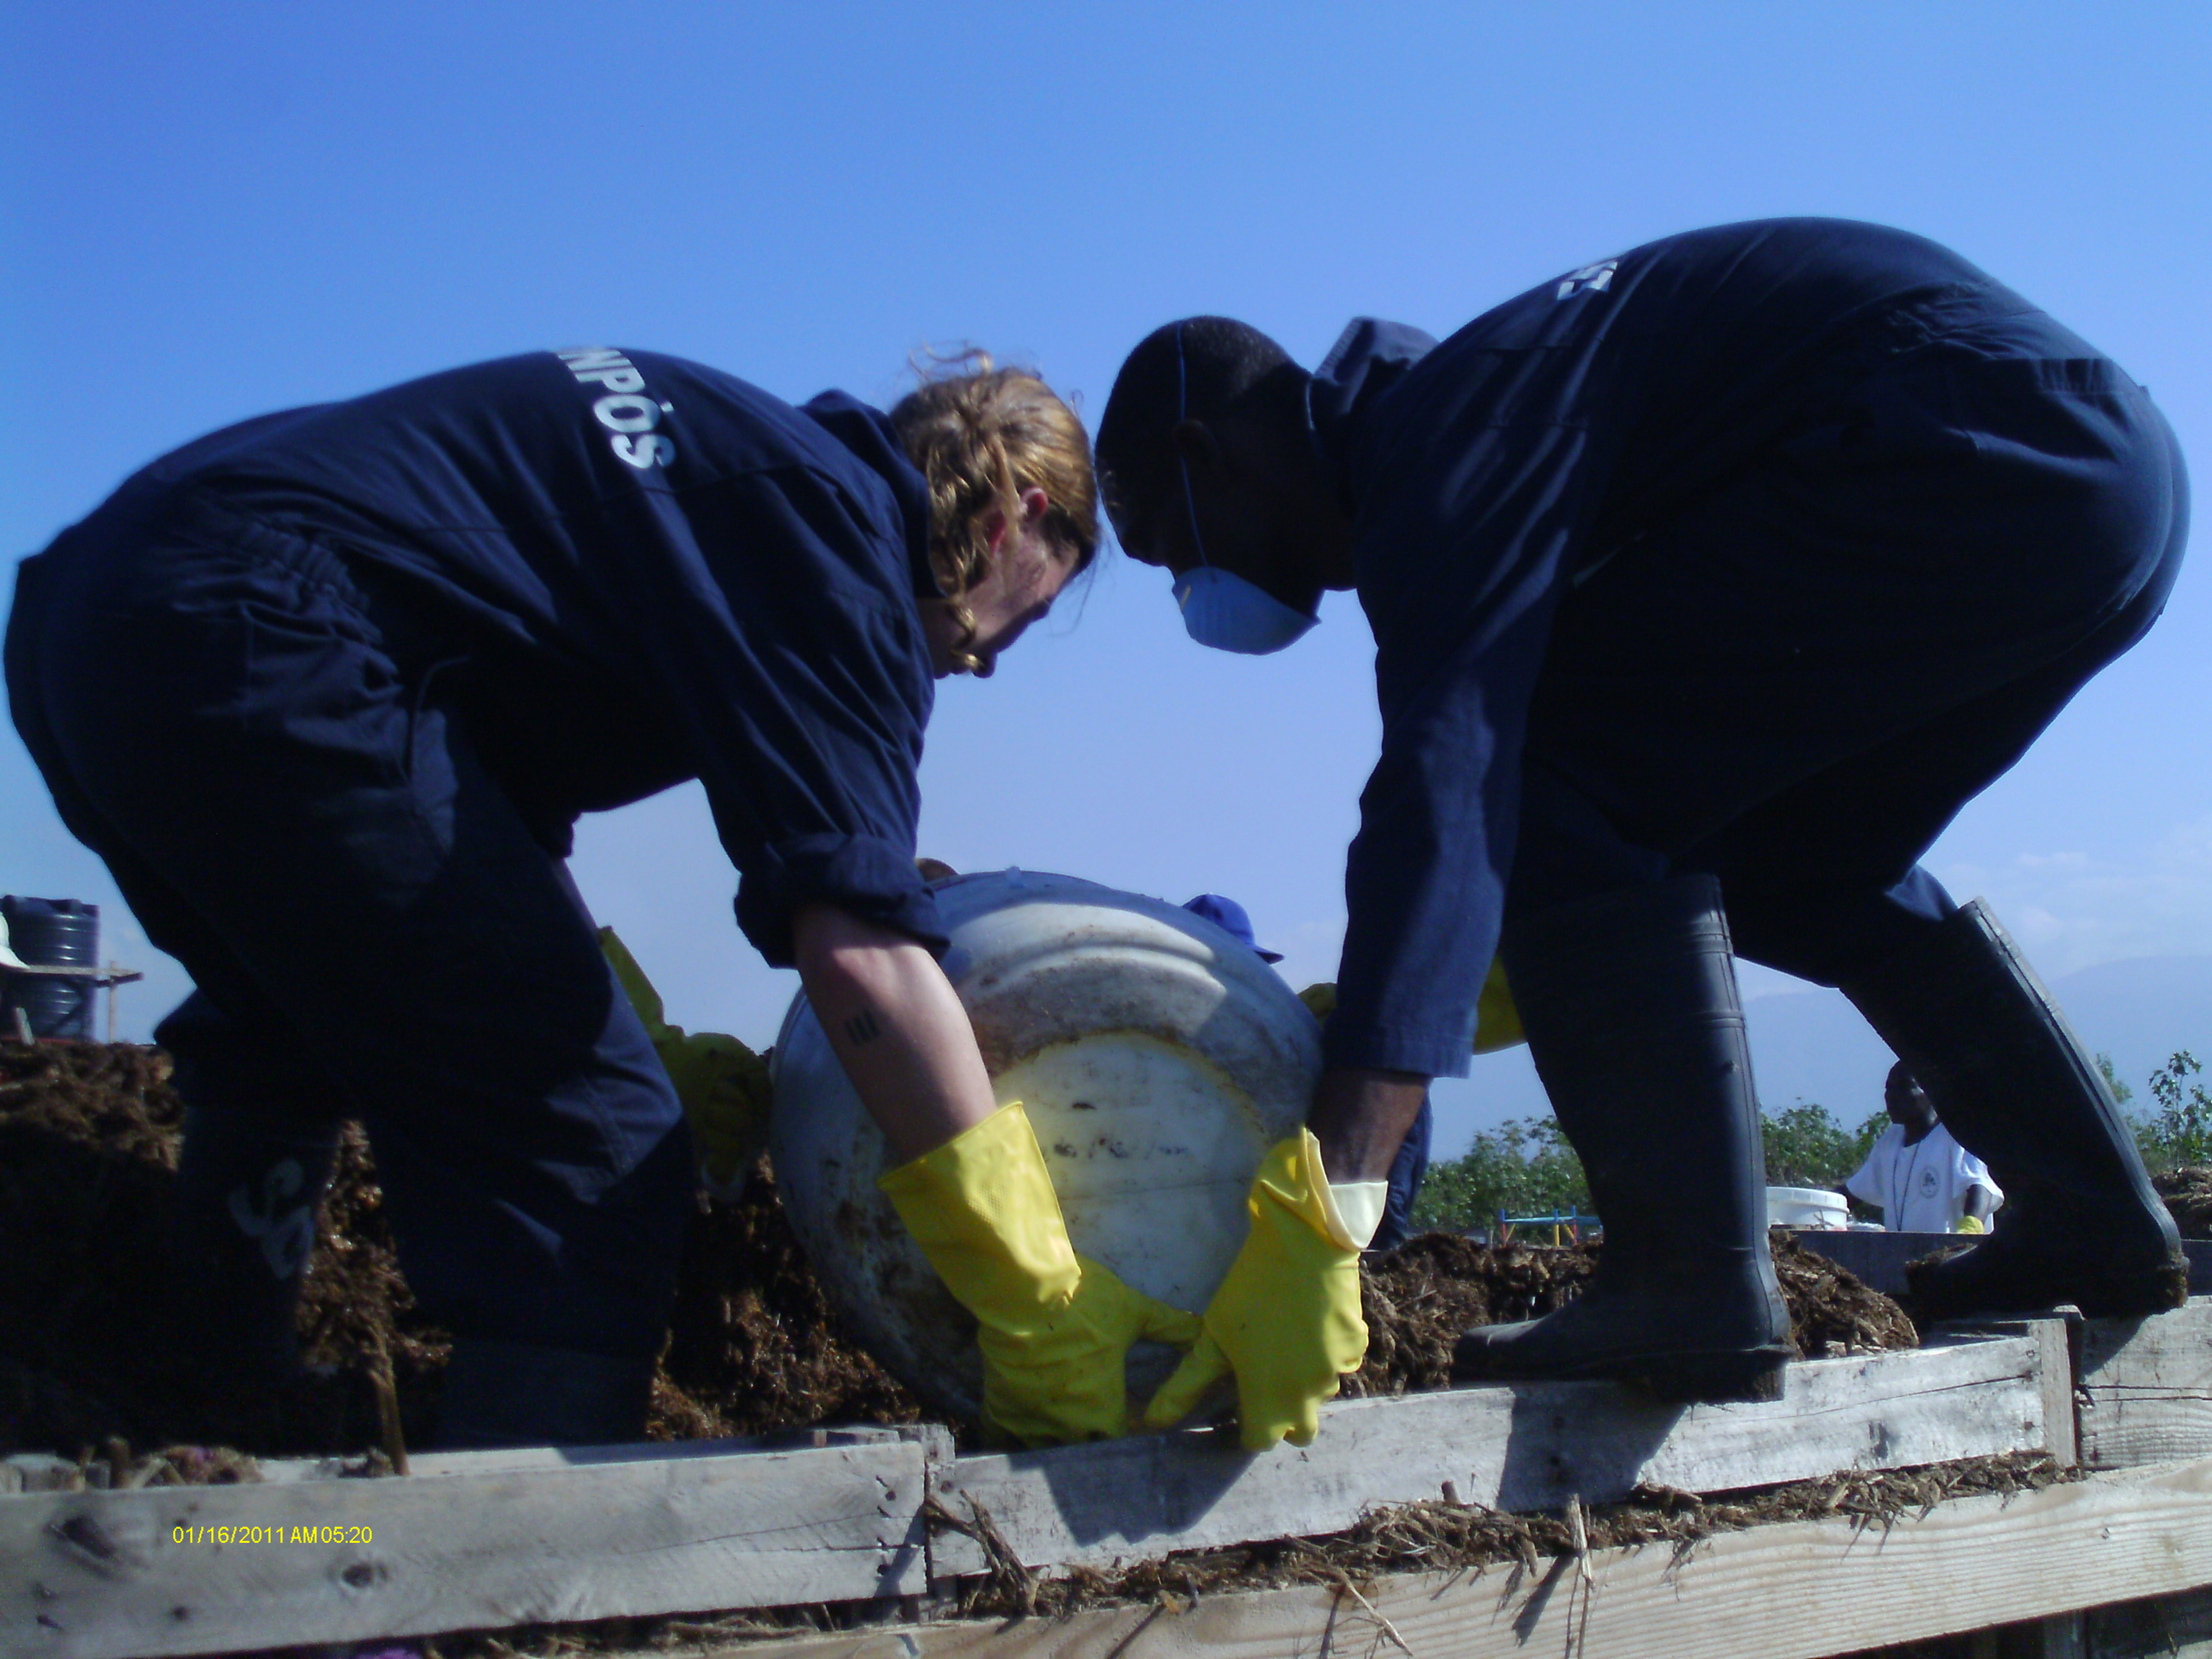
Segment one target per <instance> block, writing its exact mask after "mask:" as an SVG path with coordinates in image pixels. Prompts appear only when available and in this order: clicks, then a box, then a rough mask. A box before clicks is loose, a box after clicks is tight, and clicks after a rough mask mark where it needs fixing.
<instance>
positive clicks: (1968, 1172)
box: [1844, 1060, 2004, 1233]
mask: <svg viewBox="0 0 2212 1659" xmlns="http://www.w3.org/2000/svg"><path fill="white" fill-rule="evenodd" d="M1882 1103H1883V1104H1884V1105H1886V1106H1887V1107H1888V1108H1889V1118H1890V1125H1889V1127H1888V1128H1887V1129H1885V1130H1883V1131H1882V1133H1881V1139H1878V1140H1876V1141H1875V1144H1874V1150H1873V1151H1872V1152H1869V1153H1868V1154H1867V1158H1866V1162H1865V1163H1863V1164H1860V1165H1859V1167H1858V1169H1857V1171H1856V1172H1855V1173H1854V1174H1853V1175H1852V1176H1851V1177H1850V1180H1848V1181H1846V1182H1844V1191H1845V1192H1847V1193H1849V1194H1850V1195H1851V1196H1852V1197H1853V1198H1856V1199H1858V1200H1861V1201H1862V1202H1863V1203H1867V1204H1879V1205H1881V1225H1883V1226H1885V1227H1887V1229H1888V1230H1889V1231H1891V1232H1893V1233H1952V1232H1964V1233H1978V1232H1983V1231H1986V1230H1987V1225H1988V1221H1989V1218H1990V1213H1991V1212H1993V1211H1995V1210H1996V1207H1997V1206H1998V1205H2000V1204H2002V1203H2003V1202H2004V1191H2003V1189H2002V1188H2000V1187H1999V1186H1998V1185H1997V1183H1996V1182H1994V1181H1992V1180H1991V1179H1990V1171H1989V1166H1988V1165H1987V1164H1984V1163H1983V1162H1982V1160H1981V1159H1979V1158H1976V1157H1975V1156H1974V1155H1973V1154H1972V1152H1968V1151H1967V1150H1966V1148H1965V1147H1963V1146H1960V1144H1959V1143H1958V1142H1957V1141H1955V1140H1954V1139H1952V1138H1951V1132H1950V1131H1949V1130H1948V1129H1947V1128H1945V1127H1943V1126H1942V1123H1940V1122H1938V1121H1936V1106H1935V1103H1934V1102H1932V1101H1930V1100H1929V1098H1928V1093H1927V1091H1925V1090H1924V1089H1923V1088H1922V1087H1921V1086H1920V1084H1919V1080H1918V1079H1916V1078H1915V1077H1914V1076H1913V1075H1912V1073H1911V1071H1910V1070H1909V1069H1907V1068H1906V1066H1905V1062H1904V1061H1903V1060H1899V1062H1898V1063H1897V1064H1896V1065H1894V1066H1891V1067H1890V1069H1889V1081H1888V1082H1887V1084H1885V1085H1883V1088H1882Z"/></svg>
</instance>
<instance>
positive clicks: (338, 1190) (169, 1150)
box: [0, 1043, 1917, 1467]
mask: <svg viewBox="0 0 2212 1659" xmlns="http://www.w3.org/2000/svg"><path fill="white" fill-rule="evenodd" d="M182 1121H183V1108H182V1106H181V1105H180V1103H179V1101H178V1099H177V1097H176V1095H175V1093H174V1092H173V1091H172V1090H171V1089H170V1087H169V1086H168V1061H167V1057H166V1056H165V1055H163V1054H161V1052H160V1051H159V1050H157V1049H152V1048H131V1047H103V1046H100V1045H95V1044H75V1043H42V1044H40V1045H37V1046H36V1047H34V1048H21V1047H17V1046H14V1045H8V1046H0V1451H15V1450H24V1449H28V1450H38V1451H54V1452H59V1453H61V1454H63V1455H79V1454H80V1453H82V1452H83V1451H85V1450H86V1449H94V1450H99V1451H100V1453H101V1455H103V1456H105V1457H108V1458H111V1459H112V1458H115V1457H116V1456H118V1453H117V1452H116V1450H115V1449H114V1445H113V1443H115V1442H118V1441H119V1442H121V1443H124V1444H125V1446H126V1447H128V1448H136V1449H138V1450H139V1451H141V1452H142V1453H143V1452H144V1451H148V1450H151V1449H155V1448H162V1447H173V1446H178V1445H200V1446H207V1445H226V1446H234V1447H239V1448H241V1449H246V1450H248V1451H251V1452H253V1453H257V1454H260V1455H306V1454H330V1453H356V1452H359V1451H361V1450H362V1449H364V1448H369V1447H375V1446H379V1445H381V1444H384V1443H386V1441H387V1439H388V1437H387V1436H386V1435H385V1434H384V1433H383V1432H382V1431H381V1427H380V1398H381V1399H382V1400H383V1401H389V1403H390V1404H391V1405H392V1407H395V1408H396V1413H397V1417H398V1423H399V1425H400V1429H401V1432H402V1436H403V1437H404V1440H405V1441H406V1442H407V1443H410V1444H420V1443H423V1442H425V1441H426V1440H427V1439H428V1437H429V1436H430V1434H431V1432H432V1430H433V1428H434V1425H435V1412H436V1405H437V1386H438V1377H439V1374H440V1372H441V1369H442V1367H443V1365H444V1364H445V1357H446V1344H445V1340H444V1337H443V1334H442V1333H441V1332H439V1331H438V1330H437V1329H436V1328H434V1327H432V1326H431V1325H430V1324H429V1323H428V1322H427V1321H426V1320H425V1319H424V1317H423V1316H422V1313H421V1311H420V1310H418V1309H417V1308H416V1305H415V1304H414V1301H413V1299H412V1297H410V1295H409V1294H408V1291H407V1286H406V1283H405V1281H404V1279H403V1278H402V1277H401V1275H400V1273H399V1271H398V1264H397V1261H396V1258H395V1256H394V1253H393V1250H392V1239H391V1235H390V1232H389V1230H388V1228H387V1226H386V1221H385V1217H384V1213H383V1208H382V1197H381V1194H380V1191H379V1189H378V1187H377V1184H376V1179H375V1171H374V1166H373V1164H371V1162H370V1159H369V1155H368V1146H367V1144H366V1143H365V1141H364V1140H363V1139H362V1137H361V1135H360V1134H359V1133H358V1132H356V1131H352V1130H349V1131H348V1133H347V1135H346V1138H345V1141H344V1144H343V1148H342V1150H341V1152H340V1156H339V1159H338V1164H337V1173H336V1175H335V1176H334V1178H333V1180H332V1182H331V1190H330V1193H329V1194H328V1196H327V1197H326V1199H325V1203H324V1210H323V1218H322V1220H323V1225H322V1229H321V1234H320V1237H319V1240H318V1243H317V1244H316V1248H315V1253H314V1255H313V1257H312V1259H311V1260H310V1261H309V1264H308V1268H307V1281H306V1286H305V1290H304V1291H303V1295H302V1303H301V1316H300V1334H301V1352H302V1356H303V1358H304V1360H305V1370H304V1372H303V1374H302V1376H301V1378H300V1379H299V1381H298V1382H297V1383H296V1384H295V1385H294V1386H293V1387H291V1388H289V1389H287V1390H285V1391H284V1392H283V1393H282V1394H281V1395H278V1394H272V1393H270V1392H267V1391H263V1392H260V1393H247V1392H245V1391H242V1390H240V1389H237V1388H235V1387H226V1386H225V1382H224V1379H222V1377H219V1376H207V1375H204V1374H203V1373H202V1371H201V1370H199V1369H198V1368H195V1367H193V1366H191V1365H190V1364H186V1363H185V1359H184V1354H185V1352H186V1350H187V1345H186V1344H185V1341H184V1340H182V1338H183V1333H182V1332H180V1331H179V1316H178V1315H177V1314H176V1312H175V1303H174V1298H173V1294H172V1291H171V1288H170V1283H169V1279H168V1261H169V1255H170V1252H169V1249H168V1246H167V1229H168V1225H169V1216H168V1205H169V1195H170V1187H171V1183H172V1182H173V1178H174V1175H175V1170H176V1161H177V1149H178V1143H179V1132H180V1128H181V1125H182ZM1776 1261H1777V1266H1778V1269H1779V1271H1780V1273H1781V1276H1782V1281H1783V1286H1784V1291H1785V1293H1786V1294H1787V1295H1788V1297H1789V1298H1790V1314H1791V1319H1792V1322H1793V1325H1794V1326H1795V1327H1796V1330H1795V1334H1796V1338H1797V1340H1798V1345H1799V1346H1800V1348H1801V1350H1802V1352H1807V1353H1808V1354H1813V1355H1819V1354H1821V1353H1824V1352H1832V1348H1831V1347H1830V1346H1829V1345H1831V1344H1842V1345H1844V1346H1846V1347H1857V1348H1885V1347H1900V1346H1914V1344H1915V1342H1916V1340H1917V1339H1916V1338H1915V1336H1914V1334H1913V1332H1912V1327H1911V1323H1910V1322H1909V1321H1907V1320H1906V1319H1905V1316H1904V1314H1903V1313H1902V1312H1901V1311H1900V1310H1899V1308H1898V1306H1897V1304H1895V1303H1893V1302H1891V1301H1890V1300H1889V1299H1888V1298H1887V1297H1881V1296H1878V1295H1876V1294H1875V1293H1874V1292H1873V1291H1869V1290H1867V1289H1866V1287H1865V1286H1863V1285H1860V1284H1859V1283H1858V1282H1857V1280H1855V1279H1851V1278H1850V1275H1848V1274H1846V1273H1841V1272H1840V1271H1838V1269H1836V1268H1835V1267H1832V1266H1831V1265H1830V1264H1829V1263H1828V1262H1826V1261H1824V1260H1822V1259H1821V1258H1820V1257H1818V1256H1815V1255H1811V1254H1809V1253H1808V1252H1806V1251H1803V1250H1802V1249H1798V1248H1797V1247H1796V1246H1795V1245H1794V1244H1790V1243H1786V1242H1783V1243H1778V1244H1777V1247H1776ZM1594 1263H1595V1251H1594V1250H1593V1249H1591V1248H1590V1247H1588V1246H1575V1247H1567V1248H1546V1247H1540V1246H1532V1245H1528V1244H1523V1243H1509V1244H1506V1245H1503V1246H1499V1247H1497V1248H1489V1247H1485V1246H1482V1245H1478V1244H1475V1243H1471V1242H1469V1241H1468V1240H1466V1239H1462V1238H1459V1237H1454V1236H1451V1235H1449V1234H1441V1233H1438V1234H1431V1235H1428V1236H1426V1237H1421V1238H1417V1239H1414V1240H1413V1241H1411V1242H1410V1243H1407V1244H1406V1245H1405V1246H1403V1247H1402V1248H1401V1249H1398V1250H1396V1251H1395V1252H1393V1253H1392V1254H1391V1255H1388V1256H1385V1257H1383V1258H1382V1259H1381V1260H1380V1261H1377V1262H1376V1263H1375V1264H1374V1265H1373V1266H1372V1267H1370V1268H1368V1269H1365V1270H1364V1296H1365V1303H1366V1312H1367V1320H1368V1326H1369V1329H1370V1348H1369V1352H1368V1358H1367V1363H1366V1364H1365V1366H1364V1368H1363V1369H1362V1370H1361V1371H1360V1372H1359V1374H1358V1376H1356V1377H1355V1378H1353V1379H1352V1380H1351V1381H1350V1382H1349V1383H1347V1385H1346V1392H1347V1393H1350V1394H1354V1395H1372V1394H1399V1393H1403V1392H1405V1391H1406V1390H1407V1389H1429V1388H1438V1387H1442V1386H1444V1385H1445V1384H1447V1383H1449V1381H1450V1362H1451V1348H1452V1343H1453V1341H1454V1340H1455V1338H1456V1337H1457V1336H1458V1334H1459V1333H1460V1332H1461V1331H1462V1330H1464V1329H1466V1328H1468V1327H1470V1326H1474V1325H1480V1324H1487V1323H1491V1322H1494V1321H1498V1320H1508V1319H1523V1318H1528V1317H1529V1316H1533V1315H1536V1314H1541V1313H1544V1312H1547V1311H1549V1310H1551V1309H1553V1308H1554V1307H1557V1306H1558V1305H1559V1304H1560V1303H1561V1302H1562V1301H1564V1300H1565V1299H1566V1298H1568V1297H1571V1296H1572V1295H1573V1294H1574V1293H1575V1291H1576V1290H1577V1288H1578V1287H1579V1286H1580V1285H1581V1284H1582V1283H1583V1281H1584V1280H1585V1279H1587V1278H1588V1277H1589V1273H1590V1270H1591V1268H1592V1267H1593V1265H1594ZM920 1415H921V1405H920V1402H919V1401H917V1400H916V1399H915V1396H914V1395H911V1394H910V1393H909V1392H908V1390H907V1389H904V1388H903V1387H902V1385H901V1384H900V1383H897V1382H896V1380H895V1379H894V1378H892V1377H891V1376H890V1375H889V1374H888V1373H887V1372H885V1371H884V1370H883V1368H882V1367H881V1366H880V1365H878V1364H877V1363H876V1362H875V1360H874V1359H873V1358H871V1357H870V1356H869V1355H868V1354H867V1353H866V1352H865V1351H863V1350H862V1349H861V1348H860V1346H858V1345H857V1344H856V1343H854V1342H853V1341H852V1340H850V1339H849V1338H848V1337H847V1336H846V1335H845V1334H843V1333H842V1331H841V1329H840V1328H839V1326H838V1322H837V1320H836V1316H835V1314H834V1313H833V1312H832V1310H831V1309H830V1308H829V1304H828V1302H827V1301H826V1300H825V1299H824V1297H823V1294H822V1291H821V1288H820V1286H819V1285H818V1284H817V1282H816V1280H815V1279H814V1277H813V1275H812V1273H810V1272H809V1271H808V1269H807V1267H806V1262H805V1258H804V1256H803V1255H801V1253H800V1251H799V1243H798V1241H797V1239H796V1238H795V1237H793V1234H792V1231H791V1228H790V1226H789V1224H788V1223H787V1220H786V1219H785V1217H784V1213H783V1209H782V1206H781V1203H780V1202H779V1201H778V1200H777V1197H776V1191H775V1181H774V1179H773V1177H772V1176H771V1175H770V1173H769V1170H768V1168H767V1166H766V1164H762V1165H761V1166H760V1167H759V1168H758V1169H757V1170H756V1171H755V1172H754V1174H753V1176H752V1177H751V1179H750V1181H749V1182H748V1183H747V1184H746V1186H745V1188H744V1191H743V1193H742V1194H740V1195H739V1197H738V1200H737V1201H736V1202H734V1203H721V1202H713V1201H708V1200H705V1199H703V1198H702V1200H701V1201H700V1205H699V1208H698V1210H697V1212H696V1215H695V1216H694V1217H693V1219H692V1223H691V1228H690V1236H689V1238H688V1241H687V1243H686V1246H685V1250H684V1265H683V1269H682V1273H681V1277H680V1279H679V1281H678V1290H677V1295H676V1302H675V1308H674V1312H673V1316H672V1319H671V1334H670V1338H669V1343H668V1346H667V1348H666V1350H665V1352H664V1353H663V1355H662V1357H661V1362H660V1369H659V1376H657V1377H656V1379H655V1383H654V1389H653V1416H652V1419H651V1424H650V1426H649V1430H648V1432H649V1433H651V1434H652V1435H653V1436H654V1437H658V1438H665V1439H691V1438H700V1437H722V1436H728V1435H744V1434H761V1433H772V1432H776V1431H792V1430H800V1429H805V1428H810V1427H812V1426H815V1425H822V1424H829V1423H867V1422H876V1423H896V1422H911V1421H914V1420H915V1419H916V1418H918V1417H919V1416H920ZM961 1426H963V1427H964V1425H961ZM168 1461H169V1462H170V1463H171V1464H172V1465H173V1466H176V1467H183V1464H182V1463H181V1462H179V1459H177V1458H175V1457H171V1458H170V1459H169V1460H168ZM187 1461H188V1460H187Z"/></svg>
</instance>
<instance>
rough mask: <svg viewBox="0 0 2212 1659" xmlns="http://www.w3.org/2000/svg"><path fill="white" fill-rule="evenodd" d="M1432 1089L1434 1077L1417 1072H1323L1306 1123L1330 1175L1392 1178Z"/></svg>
mask: <svg viewBox="0 0 2212 1659" xmlns="http://www.w3.org/2000/svg"><path fill="white" fill-rule="evenodd" d="M1428 1091H1429V1080H1428V1079H1426V1078H1425V1077H1421V1076H1418V1075H1416V1074H1415V1073H1411V1072H1354V1071H1335V1070H1332V1071H1327V1072H1323V1073H1322V1078H1321V1083H1320V1085H1319V1086H1318V1087H1317V1088H1316V1089H1315V1091H1314V1099H1313V1110H1312V1112H1311V1113H1310V1115H1308V1117H1307V1119H1306V1124H1307V1127H1309V1128H1310V1129H1312V1131H1313V1132H1314V1138H1315V1139H1316V1140H1318V1141H1320V1142H1321V1161H1322V1169H1323V1170H1325V1171H1326V1172H1327V1173H1328V1178H1329V1179H1330V1180H1331V1181H1381V1180H1383V1179H1385V1178H1386V1177H1388V1176H1389V1173H1390V1160H1391V1159H1393V1158H1395V1157H1397V1156H1398V1148H1399V1146H1401V1145H1402V1144H1403V1143H1404V1141H1405V1139H1406V1132H1407V1130H1409V1129H1411V1128H1412V1127H1413V1120H1414V1119H1415V1118H1416V1117H1418V1116H1419V1115H1420V1110H1421V1102H1422V1100H1423V1099H1424V1098H1425V1097H1426V1095H1427V1094H1428Z"/></svg>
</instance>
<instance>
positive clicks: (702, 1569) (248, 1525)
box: [0, 1441, 927, 1659]
mask: <svg viewBox="0 0 2212 1659" xmlns="http://www.w3.org/2000/svg"><path fill="white" fill-rule="evenodd" d="M926 1463H927V1449H926V1448H925V1447H924V1445H922V1444H921V1443H916V1442H912V1441H892V1442H884V1443H873V1444H860V1445H849V1446H836V1447H828V1448H823V1449H806V1450H797V1451H790V1452H760V1451H757V1452H748V1453H744V1454H739V1455H733V1456H722V1457H714V1456H704V1457H688V1458H668V1459H660V1460H654V1461H647V1462H617V1463H610V1464H606V1465H602V1466H590V1465H586V1466H577V1467H568V1468H558V1469H535V1468H524V1469H510V1470H504V1471H501V1470H483V1471H479V1472H477V1473H471V1474H447V1475H445V1476H441V1477H439V1478H435V1479H429V1480H417V1479H404V1480H348V1481H315V1482H297V1483H290V1484H283V1483H279V1484H269V1485H249V1486H167V1487H150V1488H144V1489H141V1490H138V1491H135V1492H69V1493H56V1494H51V1495H41V1496H35V1497H33V1496H25V1497H21V1498H15V1499H13V1500H11V1501H9V1502H8V1503H6V1504H0V1652H5V1653H8V1654H10V1655H22V1656H40V1655H53V1656H56V1659H62V1656H66V1659H137V1656H145V1655H179V1656H182V1655H190V1654H203V1653H218V1652H233V1651H251V1650H257V1649H267V1648H289V1647H293V1646H296V1645H299V1644H335V1643H344V1642H353V1641H362V1640H370V1639H377V1638H399V1637H408V1636H422V1635H432V1634H436V1633H439V1632H447V1631H455V1630H470V1629H499V1628H504V1627H507V1626H515V1625H527V1624H538V1623H551V1622H561V1621H568V1620H578V1621H582V1620H598V1619H606V1618H615V1617H643V1616H652V1615H656V1614H662V1613H684V1612H692V1611H697V1610H701V1609H706V1608H723V1607H736V1606H751V1607H778V1606H787V1605H791V1604H793V1603H799V1602H807V1601H865V1600H869V1599H872V1598H887V1597H892V1596H903V1595H917V1594H920V1593H921V1591H923V1590H924V1589H926V1588H927V1554H926V1541H925V1537H924V1529H923V1526H922V1520H921V1510H922V1503H923V1499H924V1495H925V1492H926V1490H927V1483H926V1481H925V1479H924V1474H923V1470H924V1468H925V1465H926Z"/></svg>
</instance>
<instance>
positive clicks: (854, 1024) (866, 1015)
mask: <svg viewBox="0 0 2212 1659" xmlns="http://www.w3.org/2000/svg"><path fill="white" fill-rule="evenodd" d="M883 1034H884V1028H883V1027H882V1026H880V1025H878V1024H876V1016H875V1013H874V1011H873V1010H872V1009H867V1008H863V1009H861V1010H860V1012H859V1013H857V1014H855V1015H854V1016H853V1017H852V1018H850V1019H848V1020H847V1021H846V1022H845V1036H846V1037H847V1039H848V1041H849V1042H851V1043H852V1045H853V1046H854V1048H859V1047H860V1046H861V1045H862V1044H863V1043H868V1042H874V1041H875V1040H876V1039H877V1038H878V1037H879V1036H882V1035H883Z"/></svg>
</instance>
